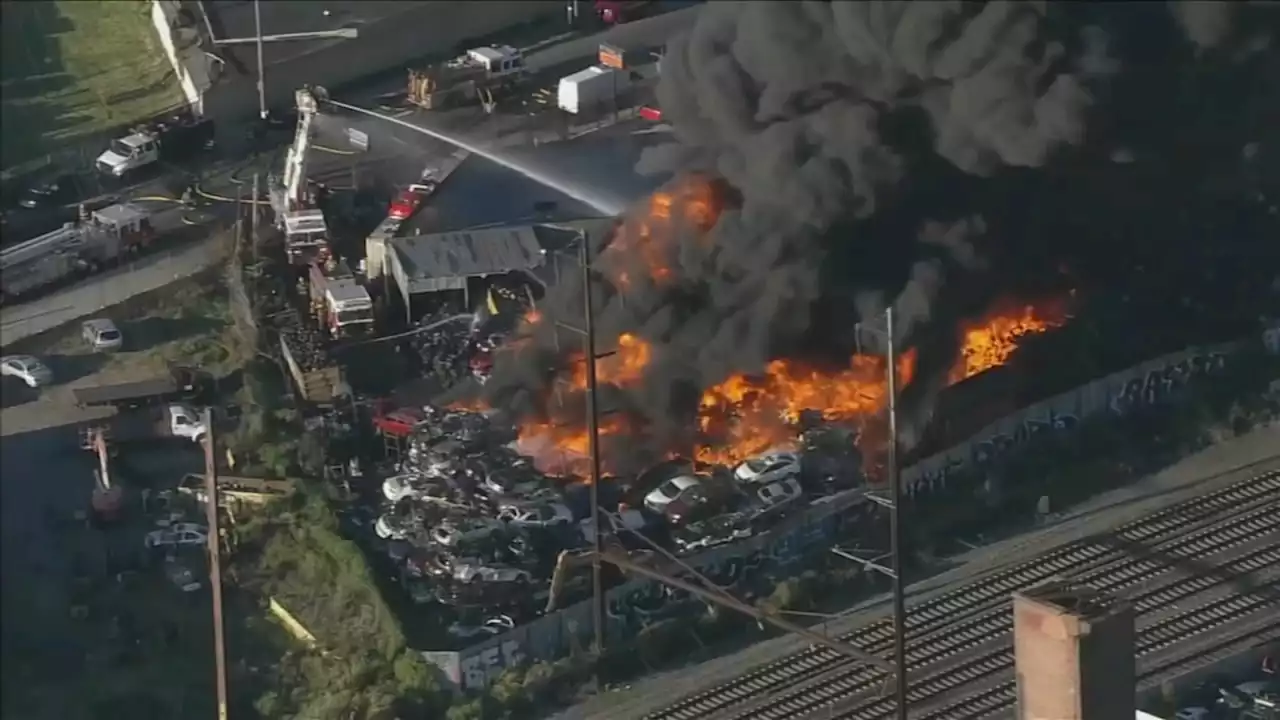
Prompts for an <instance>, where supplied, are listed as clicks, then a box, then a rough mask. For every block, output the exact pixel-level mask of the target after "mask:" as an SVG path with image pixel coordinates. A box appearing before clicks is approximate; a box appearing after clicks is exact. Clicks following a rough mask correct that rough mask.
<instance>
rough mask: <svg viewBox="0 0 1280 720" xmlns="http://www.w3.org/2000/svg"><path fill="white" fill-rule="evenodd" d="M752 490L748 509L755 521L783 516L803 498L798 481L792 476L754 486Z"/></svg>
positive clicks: (802, 491) (802, 490)
mask: <svg viewBox="0 0 1280 720" xmlns="http://www.w3.org/2000/svg"><path fill="white" fill-rule="evenodd" d="M752 490H753V491H754V492H752V493H751V495H750V500H749V501H748V507H749V508H750V510H751V511H752V512H753V513H754V515H755V517H756V519H757V520H762V519H764V518H766V517H777V516H780V515H783V514H785V513H786V512H787V511H788V510H789V509H791V508H792V507H794V506H795V505H797V504H798V503H799V502H800V500H801V499H802V498H804V489H803V488H801V487H800V479H799V478H797V477H796V476H794V475H793V476H791V477H783V478H780V479H778V480H776V481H774V482H770V483H765V484H758V485H755V486H754V487H753V488H752Z"/></svg>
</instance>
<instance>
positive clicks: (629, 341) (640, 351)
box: [569, 333, 653, 391]
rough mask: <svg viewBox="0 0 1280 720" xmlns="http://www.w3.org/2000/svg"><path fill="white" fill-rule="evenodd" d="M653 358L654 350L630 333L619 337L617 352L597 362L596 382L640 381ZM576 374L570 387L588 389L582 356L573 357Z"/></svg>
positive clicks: (570, 382) (628, 382)
mask: <svg viewBox="0 0 1280 720" xmlns="http://www.w3.org/2000/svg"><path fill="white" fill-rule="evenodd" d="M652 358H653V347H652V346H651V345H649V343H647V342H645V341H644V340H642V339H641V338H639V337H637V336H635V335H632V334H630V333H623V334H622V335H619V336H618V349H617V350H615V351H614V352H612V353H610V354H608V355H605V356H603V357H600V358H597V359H596V382H597V383H602V384H603V383H610V384H613V385H618V386H623V385H631V384H633V383H636V382H639V381H640V379H641V378H642V377H644V369H645V368H646V367H648V365H649V361H650V360H651V359H652ZM572 367H573V375H572V376H571V377H570V378H569V385H570V386H571V387H572V388H573V389H574V390H578V391H583V390H586V389H587V363H586V362H585V359H584V357H583V355H581V354H578V355H575V356H574V358H573V366H572Z"/></svg>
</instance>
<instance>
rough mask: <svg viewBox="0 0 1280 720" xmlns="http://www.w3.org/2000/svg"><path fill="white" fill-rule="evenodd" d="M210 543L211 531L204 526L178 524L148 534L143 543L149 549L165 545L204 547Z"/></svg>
mask: <svg viewBox="0 0 1280 720" xmlns="http://www.w3.org/2000/svg"><path fill="white" fill-rule="evenodd" d="M207 542H209V531H208V530H207V529H205V527H204V526H203V525H197V524H195V523H178V524H176V525H170V526H169V527H167V528H165V529H164V530H154V531H152V532H149V533H147V536H146V537H145V538H144V539H143V543H144V544H145V545H146V546H147V547H149V548H150V547H162V546H165V545H204V544H205V543H207Z"/></svg>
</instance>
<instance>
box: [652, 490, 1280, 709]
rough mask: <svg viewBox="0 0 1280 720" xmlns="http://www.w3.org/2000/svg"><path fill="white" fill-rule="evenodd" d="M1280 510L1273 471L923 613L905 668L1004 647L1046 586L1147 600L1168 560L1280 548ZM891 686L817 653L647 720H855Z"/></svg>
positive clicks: (878, 634)
mask: <svg viewBox="0 0 1280 720" xmlns="http://www.w3.org/2000/svg"><path fill="white" fill-rule="evenodd" d="M1277 505H1280V472H1277V471H1272V472H1268V473H1264V474H1262V475H1260V476H1257V477H1254V478H1251V479H1249V480H1245V481H1242V482H1239V483H1235V484H1233V485H1231V486H1229V487H1227V488H1224V489H1222V490H1219V491H1216V492H1214V493H1211V494H1208V495H1204V496H1201V497H1198V498H1194V499H1192V500H1188V501H1186V502H1183V503H1179V504H1177V505H1174V506H1171V507H1168V508H1165V509H1163V510H1161V511H1159V512H1156V513H1154V514H1152V515H1148V516H1146V517H1144V518H1141V519H1139V520H1137V521H1134V522H1131V523H1128V524H1126V525H1124V526H1121V527H1120V528H1118V529H1116V530H1115V531H1112V532H1110V533H1107V534H1104V535H1100V536H1097V537H1093V538H1087V539H1085V540H1082V541H1079V542H1075V543H1072V544H1069V545H1066V546H1064V547H1061V548H1059V549H1057V550H1054V551H1051V552H1049V553H1048V554H1046V555H1044V556H1041V557H1039V558H1036V559H1034V560H1031V561H1029V562H1026V563H1022V564H1020V565H1017V566H1014V567H1012V568H1008V569H1006V570H1003V571H1000V572H998V573H995V574H992V575H990V576H987V577H985V578H979V579H978V580H977V581H976V582H975V583H974V584H972V585H970V586H967V587H963V588H959V589H957V590H954V591H951V592H948V593H945V594H943V595H940V596H938V597H936V598H933V599H930V600H927V601H924V602H921V603H917V604H915V605H913V606H912V607H911V608H910V610H909V611H908V615H907V634H908V666H909V667H910V668H912V669H914V670H916V671H918V670H919V669H920V668H923V667H924V666H926V665H930V666H932V665H935V664H939V663H942V662H944V661H951V660H953V659H956V658H958V657H961V656H968V655H972V654H974V653H976V652H979V651H981V649H982V648H983V647H984V646H985V645H988V644H992V643H993V642H996V641H999V642H1001V643H1004V644H1006V645H1007V633H1008V632H1009V629H1010V624H1011V618H1010V612H1009V607H1010V594H1011V593H1012V592H1013V591H1014V590H1018V589H1021V588H1025V587H1028V586H1030V585H1034V584H1036V583H1038V582H1041V581H1043V580H1047V579H1050V578H1053V577H1061V576H1070V577H1072V578H1073V579H1077V580H1079V581H1081V582H1085V583H1088V584H1091V585H1094V586H1096V587H1099V588H1100V589H1104V590H1110V591H1117V590H1128V591H1129V592H1133V591H1140V592H1141V591H1144V590H1146V587H1147V586H1148V585H1150V584H1151V583H1152V582H1154V581H1156V580H1158V579H1159V578H1160V577H1162V576H1163V575H1165V574H1167V573H1171V572H1174V571H1175V569H1176V568H1174V567H1172V566H1171V565H1170V563H1169V562H1168V561H1167V560H1161V559H1158V558H1169V557H1174V558H1187V559H1195V560H1201V559H1204V558H1207V557H1209V556H1212V555H1219V554H1222V553H1225V552H1229V551H1232V550H1233V549H1239V548H1240V547H1241V546H1242V545H1248V544H1250V543H1251V542H1254V541H1257V540H1259V539H1260V538H1265V537H1266V536H1267V535H1268V534H1269V533H1270V534H1271V536H1272V539H1273V540H1274V539H1276V538H1277V537H1280V513H1278V512H1277V511H1276V507H1277ZM1138 546H1140V547H1141V548H1143V549H1146V550H1150V551H1151V556H1150V557H1147V558H1134V557H1133V555H1132V550H1131V548H1133V547H1138ZM1245 550H1246V552H1245V554H1244V555H1243V556H1242V557H1241V558H1240V559H1239V561H1240V562H1244V561H1245V560H1246V559H1247V558H1249V557H1253V555H1251V554H1250V553H1254V552H1256V553H1264V554H1265V553H1266V552H1274V551H1275V549H1274V548H1271V549H1268V548H1266V547H1260V548H1252V549H1250V548H1246V549H1245ZM1259 557H1261V556H1259ZM1268 557H1269V556H1268ZM1230 562H1233V563H1234V562H1236V560H1235V559H1233V560H1231V561H1230ZM1272 562H1274V560H1273V561H1272ZM1242 567H1243V566H1242ZM1242 571H1243V570H1242ZM1206 582H1213V583H1221V582H1225V581H1222V580H1214V578H1213V577H1204V578H1191V579H1186V578H1180V579H1178V580H1177V581H1176V582H1174V583H1165V584H1163V585H1159V586H1158V587H1157V588H1156V589H1155V590H1150V591H1149V592H1166V593H1168V592H1180V591H1178V590H1176V589H1175V588H1177V587H1184V588H1192V587H1195V588H1201V590H1194V591H1189V592H1191V595H1182V596H1180V597H1183V598H1187V597H1191V596H1192V595H1194V594H1196V593H1198V592H1201V591H1202V590H1203V589H1204V588H1206V587H1211V586H1205V585H1204V583H1206ZM1141 597H1146V595H1145V594H1143V595H1141ZM1161 597H1164V596H1161ZM1161 602H1166V603H1167V602H1169V601H1168V600H1162V601H1161ZM892 631H893V627H892V621H891V619H888V618H886V619H882V620H879V621H877V622H874V623H872V624H870V625H868V626H865V627H863V628H860V629H858V630H855V631H854V632H851V633H847V634H845V635H843V636H841V637H840V640H842V641H844V642H848V643H852V644H854V645H858V646H860V647H862V648H863V649H865V650H867V651H869V652H872V653H876V654H887V653H888V652H890V650H891V648H892V637H893V634H892ZM993 650H994V651H995V652H993V653H989V654H987V655H983V656H982V657H981V658H979V661H980V660H984V659H985V660H987V661H989V662H990V663H995V664H994V665H992V666H991V668H990V669H989V672H988V674H990V673H995V672H998V671H1000V670H1001V669H1002V668H1003V669H1007V667H1009V663H1010V662H1011V656H1009V657H1008V658H1004V659H998V658H995V657H992V655H999V651H1000V650H1007V647H1006V648H993ZM1010 652H1011V651H1010ZM979 661H971V662H974V663H977V664H975V665H974V666H973V668H972V671H973V672H977V671H978V669H979V668H980V667H982V665H981V663H980V662H979ZM1000 663H1004V664H1003V665H1001V664H1000ZM927 682H928V681H926V683H927ZM884 684H885V677H884V675H883V674H882V673H880V672H879V671H877V670H873V669H872V668H869V667H867V666H864V665H860V664H858V663H856V662H852V661H849V660H848V659H847V658H846V657H844V656H842V655H840V654H838V653H836V652H833V651H831V650H828V649H826V648H821V647H811V648H809V649H807V650H803V651H801V652H798V653H793V654H792V655H790V656H788V657H786V658H782V659H779V660H777V661H775V662H772V663H769V664H767V665H764V666H761V667H759V668H756V669H754V670H752V671H750V672H748V673H746V674H744V675H742V676H740V677H738V678H735V679H733V680H731V681H729V682H728V683H725V684H723V685H721V686H719V687H716V688H712V689H710V690H707V691H704V692H701V693H698V694H695V695H693V696H690V697H688V698H686V699H684V700H681V701H680V702H678V703H676V704H674V705H672V706H669V707H667V708H665V709H663V710H660V711H658V712H655V713H651V714H650V715H648V716H647V718H646V720H694V719H695V718H696V719H698V720H748V719H750V720H773V719H774V718H779V719H781V718H799V717H803V716H804V715H805V714H806V713H810V712H813V711H815V710H822V711H824V714H823V716H824V717H825V716H826V714H827V713H831V714H832V715H831V716H832V717H845V716H846V715H839V714H838V713H846V712H854V711H853V710H852V709H851V705H852V704H853V703H856V702H858V701H860V700H862V699H864V698H866V699H868V700H870V701H872V702H875V700H872V698H877V697H878V696H879V695H880V694H881V691H882V690H883V689H884ZM939 691H940V692H945V689H941V690H939ZM847 717H862V716H861V715H847ZM867 717H879V716H876V715H868V716H867Z"/></svg>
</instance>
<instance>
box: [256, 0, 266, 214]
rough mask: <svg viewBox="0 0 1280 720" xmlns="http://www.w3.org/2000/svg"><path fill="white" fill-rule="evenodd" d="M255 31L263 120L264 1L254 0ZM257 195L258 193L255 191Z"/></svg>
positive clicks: (264, 85)
mask: <svg viewBox="0 0 1280 720" xmlns="http://www.w3.org/2000/svg"><path fill="white" fill-rule="evenodd" d="M253 32H254V37H255V38H256V39H257V40H256V42H255V43H254V44H255V45H257V46H258V113H259V114H260V115H261V116H262V119H263V120H266V119H267V78H266V68H265V66H264V64H263V62H262V2H261V0H253ZM254 195H255V197H256V196H257V193H254Z"/></svg>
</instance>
